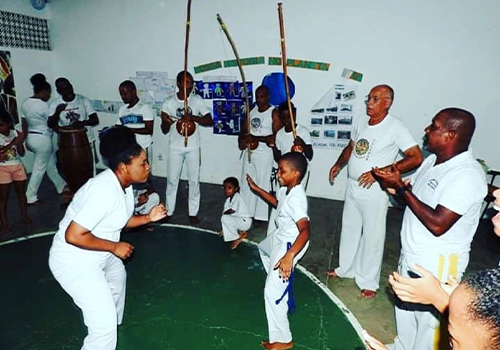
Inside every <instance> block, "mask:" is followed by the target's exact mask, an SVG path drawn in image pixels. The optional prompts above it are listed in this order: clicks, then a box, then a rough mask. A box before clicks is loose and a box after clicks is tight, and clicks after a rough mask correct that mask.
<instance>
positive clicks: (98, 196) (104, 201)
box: [73, 183, 114, 232]
mask: <svg viewBox="0 0 500 350" xmlns="http://www.w3.org/2000/svg"><path fill="white" fill-rule="evenodd" d="M113 198H114V193H112V191H110V190H109V186H108V187H104V186H99V185H98V184H95V183H94V184H93V185H91V186H89V187H87V188H85V193H84V198H83V199H82V200H83V203H82V205H81V207H80V210H79V211H78V212H77V213H76V215H75V216H74V217H73V221H74V222H76V223H77V224H78V225H80V226H82V227H85V228H86V229H87V230H89V231H90V232H92V230H94V229H95V228H96V226H97V225H98V224H99V223H100V222H101V221H102V220H103V219H104V218H106V217H107V216H109V214H110V212H111V208H113V206H114V205H113V204H114V203H113V202H114V200H113Z"/></svg>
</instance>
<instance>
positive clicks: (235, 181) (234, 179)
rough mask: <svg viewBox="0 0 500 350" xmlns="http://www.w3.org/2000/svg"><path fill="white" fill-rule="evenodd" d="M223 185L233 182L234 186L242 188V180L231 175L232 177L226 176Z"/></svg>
mask: <svg viewBox="0 0 500 350" xmlns="http://www.w3.org/2000/svg"><path fill="white" fill-rule="evenodd" d="M222 184H223V185H225V184H231V185H233V186H234V187H237V188H240V182H239V181H238V179H237V178H235V177H233V176H231V177H228V178H226V179H225V180H224V181H223V182H222Z"/></svg>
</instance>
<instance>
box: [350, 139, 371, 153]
mask: <svg viewBox="0 0 500 350" xmlns="http://www.w3.org/2000/svg"><path fill="white" fill-rule="evenodd" d="M369 149H370V142H369V141H368V140H367V139H359V140H358V141H356V145H355V146H354V152H355V153H356V155H357V156H358V157H360V156H364V155H365V154H366V153H367V152H368V150H369Z"/></svg>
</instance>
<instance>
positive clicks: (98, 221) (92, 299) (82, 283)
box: [49, 127, 166, 350]
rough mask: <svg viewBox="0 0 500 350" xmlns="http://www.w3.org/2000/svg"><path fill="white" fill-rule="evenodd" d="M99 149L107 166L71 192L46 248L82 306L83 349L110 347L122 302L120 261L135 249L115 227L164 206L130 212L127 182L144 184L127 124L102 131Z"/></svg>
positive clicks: (145, 219) (145, 168)
mask: <svg viewBox="0 0 500 350" xmlns="http://www.w3.org/2000/svg"><path fill="white" fill-rule="evenodd" d="M100 150H101V154H102V156H103V158H104V159H105V161H106V164H107V165H108V166H109V169H107V170H105V171H103V172H102V173H100V174H99V175H97V176H96V177H94V178H92V179H90V180H89V181H88V182H87V183H86V184H85V185H84V186H83V187H81V188H80V189H79V190H78V192H77V193H76V194H75V196H74V198H73V200H72V202H71V204H70V205H69V207H68V209H67V211H66V214H65V215H64V218H63V219H62V220H61V222H60V223H59V230H58V232H57V233H56V234H55V236H54V240H53V242H52V246H51V248H50V256H49V267H50V270H51V271H52V273H53V275H54V277H55V278H56V280H57V281H58V282H59V284H60V285H61V287H62V288H63V289H64V290H65V291H66V292H67V293H68V294H69V295H70V296H71V298H72V299H73V301H74V302H75V304H76V305H77V306H78V307H79V308H80V309H81V310H82V313H83V318H84V323H85V325H86V326H87V328H88V335H87V336H86V337H85V339H84V342H83V347H82V349H89V350H90V349H92V350H114V349H116V341H117V325H120V324H121V323H122V318H123V311H124V306H125V289H126V288H125V287H126V272H125V267H124V266H123V263H122V261H121V259H127V258H128V257H129V256H130V255H131V254H132V252H133V249H134V247H133V246H132V245H130V244H128V243H126V242H120V231H121V229H122V228H124V227H125V226H126V227H128V228H133V227H137V226H141V225H145V224H147V223H149V222H152V221H157V220H160V219H162V218H164V217H165V215H166V210H165V207H164V206H163V205H159V206H157V207H155V208H153V209H152V210H151V211H150V212H149V213H148V214H147V215H135V216H134V215H133V212H134V196H133V193H132V186H131V184H132V183H136V182H145V181H146V180H147V178H148V175H149V170H150V167H149V164H148V162H147V159H146V153H145V151H144V150H143V149H142V148H141V147H140V146H139V145H138V144H137V143H136V142H135V136H134V134H133V133H132V132H131V131H130V130H129V129H127V128H124V127H119V128H112V129H110V130H107V131H106V132H104V133H103V135H102V136H101V144H100Z"/></svg>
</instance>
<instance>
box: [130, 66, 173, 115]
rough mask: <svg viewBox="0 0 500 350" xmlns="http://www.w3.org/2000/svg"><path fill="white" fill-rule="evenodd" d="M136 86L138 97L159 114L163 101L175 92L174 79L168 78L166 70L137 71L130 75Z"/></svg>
mask: <svg viewBox="0 0 500 350" xmlns="http://www.w3.org/2000/svg"><path fill="white" fill-rule="evenodd" d="M130 80H132V81H133V82H134V84H135V86H136V87H137V95H138V96H139V99H140V100H141V101H142V102H144V103H147V104H148V105H150V106H151V107H152V108H153V109H154V110H155V112H156V115H160V112H161V106H162V105H163V101H165V99H166V98H167V97H168V96H170V95H173V94H174V93H175V92H176V86H177V85H176V81H175V79H168V73H167V72H159V71H137V72H136V73H135V77H130Z"/></svg>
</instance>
